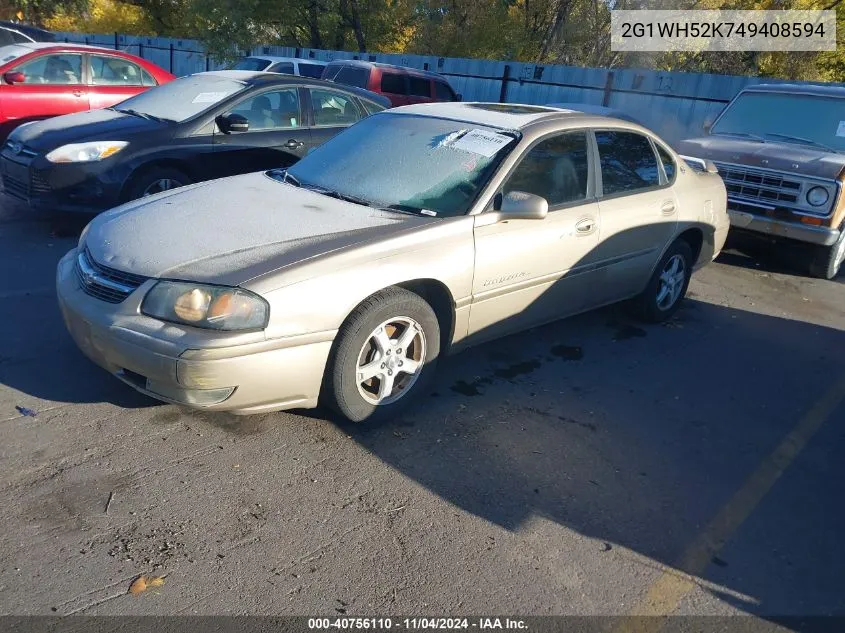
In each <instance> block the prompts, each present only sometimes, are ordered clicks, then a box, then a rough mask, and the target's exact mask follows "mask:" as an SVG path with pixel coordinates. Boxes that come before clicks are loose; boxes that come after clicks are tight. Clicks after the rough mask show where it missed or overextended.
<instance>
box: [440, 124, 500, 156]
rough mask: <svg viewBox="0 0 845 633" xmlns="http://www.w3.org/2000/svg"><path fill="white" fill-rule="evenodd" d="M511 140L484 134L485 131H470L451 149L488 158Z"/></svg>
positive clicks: (490, 133) (487, 133)
mask: <svg viewBox="0 0 845 633" xmlns="http://www.w3.org/2000/svg"><path fill="white" fill-rule="evenodd" d="M512 140H513V138H511V137H510V136H505V135H504V134H496V133H495V132H486V131H485V130H470V131H469V132H467V133H466V134H464V135H463V136H462V137H461V138H459V139H458V140H457V141H455V142H454V143H452V147H454V148H455V149H462V150H464V151H465V152H472V153H473V154H481V155H482V156H486V157H487V158H490V157H491V156H493V155H494V154H495V153H496V152H498V151H499V150H500V149H502V148H503V147H504V146H505V145H507V144H508V143H510V142H511V141H512Z"/></svg>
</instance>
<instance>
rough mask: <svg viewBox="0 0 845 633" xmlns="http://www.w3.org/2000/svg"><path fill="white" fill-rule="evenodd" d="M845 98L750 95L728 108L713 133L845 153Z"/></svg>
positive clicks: (766, 93)
mask: <svg viewBox="0 0 845 633" xmlns="http://www.w3.org/2000/svg"><path fill="white" fill-rule="evenodd" d="M843 109H845V99H837V98H835V97H821V96H816V95H807V94H782V93H775V92H746V93H743V94H741V95H740V96H739V97H737V98H736V100H735V101H734V102H733V103H732V104H731V105H730V106H728V109H727V110H725V112H724V114H723V115H722V116H721V118H719V120H718V121H717V122H716V124H715V125H714V126H713V129H712V130H711V134H738V135H741V136H750V137H752V138H755V137H756V138H758V139H759V140H763V141H775V142H783V141H785V142H792V143H799V144H804V145H816V146H819V147H828V148H831V149H834V150H836V151H840V152H841V151H845V115H843Z"/></svg>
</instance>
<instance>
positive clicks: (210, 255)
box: [85, 173, 437, 286]
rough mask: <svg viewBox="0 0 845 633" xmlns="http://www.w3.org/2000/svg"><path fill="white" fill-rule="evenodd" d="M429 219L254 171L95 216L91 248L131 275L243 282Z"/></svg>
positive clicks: (101, 258)
mask: <svg viewBox="0 0 845 633" xmlns="http://www.w3.org/2000/svg"><path fill="white" fill-rule="evenodd" d="M433 221H435V222H436V221H437V220H436V219H435V218H425V217H415V216H409V215H400V214H397V213H393V212H389V211H381V210H377V209H372V208H370V207H364V206H361V205H357V204H352V203H349V202H344V201H342V200H337V199H335V198H330V197H328V196H324V195H322V194H318V193H316V192H313V191H309V190H307V189H301V188H298V187H295V186H293V185H289V184H285V183H281V182H279V181H277V180H274V179H272V178H270V177H269V176H267V175H266V174H264V173H254V174H246V175H243V176H233V177H231V178H223V179H220V180H215V181H211V182H205V183H200V184H197V185H191V186H189V187H183V188H181V189H176V190H172V191H169V192H165V193H162V194H158V195H156V196H151V197H149V198H144V199H141V200H137V201H135V202H131V203H129V204H127V205H124V206H122V207H118V208H116V209H112V210H111V211H107V212H106V213H103V214H101V215H99V216H97V217H96V218H94V220H92V222H91V224H90V225H89V227H88V230H87V233H86V235H85V246H86V247H87V248H88V250H89V252H90V253H91V255H92V256H93V258H94V259H95V260H96V261H97V262H99V263H101V264H104V265H106V266H109V267H112V268H116V269H118V270H122V271H125V272H130V273H134V274H137V275H143V276H146V277H158V278H169V279H182V280H188V281H200V282H208V283H216V284H222V285H231V286H237V285H240V284H243V283H245V282H246V281H248V280H250V279H253V278H255V277H258V276H261V275H264V274H267V273H269V272H272V271H274V270H277V269H279V268H282V267H285V266H289V265H291V264H294V263H297V262H300V261H303V260H307V259H311V258H314V257H318V256H320V255H323V254H326V253H328V252H331V251H334V250H337V249H340V248H344V247H346V246H351V245H353V244H357V243H360V242H364V241H372V240H377V239H383V238H386V237H388V236H390V235H393V234H396V233H397V232H400V231H403V230H405V229H408V228H413V227H414V226H417V225H424V224H429V223H431V222H433Z"/></svg>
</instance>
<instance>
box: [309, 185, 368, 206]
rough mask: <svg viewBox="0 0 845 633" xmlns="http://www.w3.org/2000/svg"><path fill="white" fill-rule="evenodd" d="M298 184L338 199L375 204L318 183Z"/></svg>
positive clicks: (365, 204) (361, 203)
mask: <svg viewBox="0 0 845 633" xmlns="http://www.w3.org/2000/svg"><path fill="white" fill-rule="evenodd" d="M297 182H299V181H297ZM299 186H300V187H303V188H304V189H309V190H310V191H315V192H317V193H320V194H323V195H324V196H329V197H330V198H337V199H338V200H343V201H345V202H351V203H353V204H360V205H362V206H365V207H375V206H376V205H374V204H373V203H372V202H370V201H369V200H364V199H363V198H358V197H356V196H352V195H349V194H348V193H341V192H340V191H335V190H334V189H326V188H325V187H320V186H319V185H312V184H310V183H307V182H300V184H299Z"/></svg>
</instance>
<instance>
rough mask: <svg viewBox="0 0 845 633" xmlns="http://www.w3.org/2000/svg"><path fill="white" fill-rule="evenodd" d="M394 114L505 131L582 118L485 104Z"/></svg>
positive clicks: (427, 106)
mask: <svg viewBox="0 0 845 633" xmlns="http://www.w3.org/2000/svg"><path fill="white" fill-rule="evenodd" d="M391 112H396V113H399V114H418V115H424V116H432V117H441V118H445V119H455V120H457V121H465V122H467V123H477V124H479V125H486V126H489V127H497V128H501V129H503V130H518V129H522V128H524V127H526V126H527V125H530V124H531V123H534V122H536V121H541V120H546V119H554V118H556V117H560V116H561V115H567V114H575V115H582V113H580V112H575V111H574V110H561V109H560V108H551V107H548V106H536V105H520V104H513V103H484V102H439V103H417V104H414V105H408V106H402V107H399V108H393V109H392V110H391Z"/></svg>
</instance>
